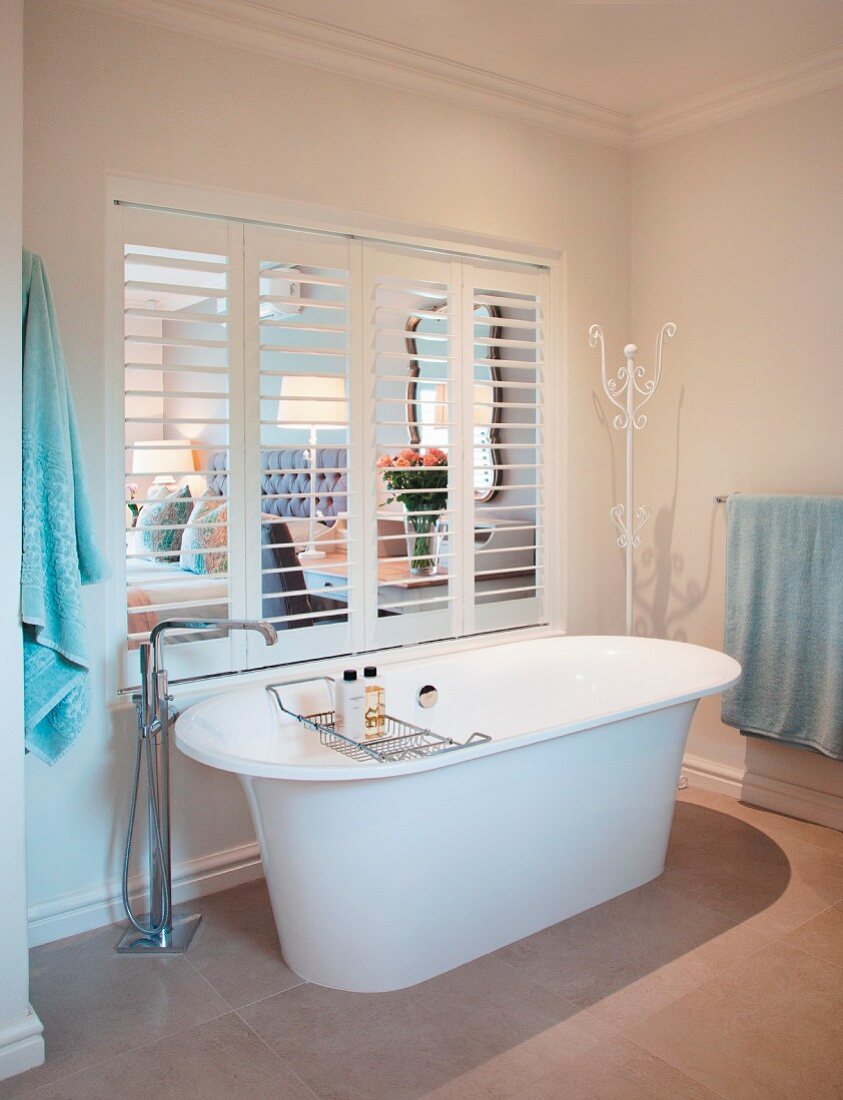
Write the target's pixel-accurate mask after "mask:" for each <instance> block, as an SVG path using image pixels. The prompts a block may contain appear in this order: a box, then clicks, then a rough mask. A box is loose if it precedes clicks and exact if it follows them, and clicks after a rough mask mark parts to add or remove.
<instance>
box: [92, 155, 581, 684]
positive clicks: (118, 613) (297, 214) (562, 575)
mask: <svg viewBox="0 0 843 1100" xmlns="http://www.w3.org/2000/svg"><path fill="white" fill-rule="evenodd" d="M120 205H124V206H137V207H141V208H148V209H151V210H158V211H166V212H171V213H180V214H186V215H194V216H199V217H206V218H223V219H227V220H231V221H235V222H241V223H244V224H245V225H249V224H258V225H262V226H267V227H274V228H281V229H289V230H299V231H304V232H316V233H319V232H325V233H330V234H341V235H347V236H349V237H351V238H359V239H360V240H361V241H369V242H372V241H374V242H378V243H383V244H394V245H399V246H404V247H409V248H414V249H420V250H424V251H429V252H433V253H438V254H440V255H446V256H447V255H453V256H454V257H458V258H468V259H471V258H477V259H478V260H481V261H482V260H486V261H502V262H504V263H507V264H515V265H525V266H527V267H529V268H535V267H542V268H546V269H547V272H548V276H549V288H550V290H549V301H548V303H547V316H548V324H549V332H548V337H547V349H546V357H545V363H546V369H547V378H546V382H545V387H544V402H545V407H546V409H547V445H546V450H545V464H546V477H547V485H548V487H549V491H548V492H547V494H546V500H545V503H544V513H545V518H544V523H545V526H546V542H547V545H548V546H549V547H551V548H555V549H554V550H553V551H552V552H551V554H550V555H549V566H550V567H549V568H548V569H547V570H546V579H545V583H546V586H547V591H546V598H547V609H548V616H547V618H548V621H547V623H546V624H543V625H537V626H527V627H520V628H518V637H521V638H530V637H543V636H548V635H558V634H564V633H565V632H566V620H567V557H568V555H567V553H566V552H565V547H566V532H567V512H568V509H567V447H566V445H565V426H566V423H567V363H566V357H565V356H564V354H563V349H564V347H565V332H564V324H563V322H564V316H565V310H564V298H565V284H566V262H565V259H566V258H565V253H564V252H563V251H560V250H556V249H551V248H547V247H543V246H532V245H528V244H520V243H517V242H512V241H508V240H503V239H497V238H486V237H482V236H481V235H479V234H474V233H466V232H456V231H453V232H451V231H449V233H448V235H447V236H443V235H442V230H441V229H437V228H435V227H430V226H426V225H423V224H419V223H415V222H401V221H395V220H389V221H387V220H385V219H382V218H378V217H375V216H370V215H364V214H361V213H359V212H351V211H345V210H342V209H338V208H328V207H323V206H317V205H314V204H309V203H300V202H295V201H285V200H281V199H273V198H268V197H266V196H257V195H254V196H251V195H245V194H241V193H237V192H230V191H223V190H217V189H211V188H203V187H191V186H185V185H181V184H173V183H165V182H160V181H154V180H143V179H132V178H127V177H118V176H109V177H107V178H106V187H105V219H106V255H105V265H104V266H105V287H106V296H105V297H106V333H105V349H104V354H105V364H106V409H107V426H106V447H107V454H106V463H105V467H104V468H105V470H106V471H114V472H115V476H112V477H109V478H108V485H107V486H106V488H105V492H104V493H103V500H104V504H105V509H106V515H105V530H106V532H107V544H106V545H107V549H108V552H109V556H110V560H111V562H112V580H111V583H110V584H109V595H108V607H107V624H106V630H105V637H106V642H107V649H106V652H107V683H108V687H109V698H110V699H115V697H117V696H120V695H125V694H126V689H125V688H123V686H122V683H121V681H122V669H121V661H120V652H121V648H122V644H123V642H124V640H125V587H124V582H125V576H124V566H123V562H124V561H125V546H124V538H123V534H122V530H121V529H120V526H119V525H118V524H115V523H114V522H113V518H114V516H115V515H120V514H122V510H123V508H124V495H125V494H124V481H125V478H124V476H123V468H124V462H123V446H124V443H123V418H124V414H125V409H124V397H123V389H124V379H123V369H122V362H123V332H124V329H123V296H122V293H121V288H122V281H123V255H122V252H123V247H122V234H121V232H120V226H119V217H118V216H117V213H118V212H119V206H120ZM351 254H352V262H353V263H354V264H357V265H359V270H357V271H352V273H351V274H352V279H354V278H355V276H357V277H359V276H360V275H361V274H362V264H363V258H362V249H360V248H357V249H352V253H351ZM361 324H362V319H361V318H360V317H359V316H357V315H356V314H354V315H353V318H352V329H354V328H355V327H356V326H358V325H361ZM358 336H359V333H358V332H356V331H352V332H351V333H350V339H351V340H352V341H354V340H355V339H356V338H357V337H358ZM115 363H119V364H120V365H121V368H120V370H116V369H114V364H115ZM366 381H367V378H366V372H365V371H360V370H358V371H357V372H355V373H353V374H352V377H351V379H350V386H351V388H352V391H353V392H352V395H351V396H352V398H354V397H356V398H357V407H358V408H362V406H363V401H362V397H363V390H364V387H365V385H366ZM117 471H119V476H118V475H117ZM551 487H552V488H551ZM512 638H513V630H512V629H511V628H504V629H502V630H498V631H493V632H490V633H485V634H482V635H471V634H467V635H463V636H462V637H458V638H455V639H448V640H443V641H429V642H421V643H419V645H421V646H423V647H424V654H425V655H430V656H434V655H436V654H442V653H448V652H459V651H464V650H466V649H476V648H479V647H485V646H492V645H497V644H502V643H505V642H507V641H511V640H512ZM361 652H362V651H361ZM399 659H400V660H406V646H405V647H402V649H400V650H395V651H390V650H385V651H382V653H381V654H380V657H379V661H380V663H382V664H390V663H392V662H393V661H395V660H399ZM339 660H341V658H326V659H321V660H313V661H307V662H304V663H286V662H284V663H279V665H277V666H275V667H274V669H273V671H274V673H275V675H276V676H277V675H278V674H279V673H280V674H282V675H283V670H284V669H285V668H286V669H289V671H290V675H295V676H301V675H306V674H308V673H309V672H310V671H312V672H313V673H320V672H322V671H324V670H325V669H329V668H331V667H333V666H335V665H336V664H337V662H338V661H339ZM266 675H267V670H266V669H262V670H261V669H257V670H255V671H251V672H250V671H243V672H237V671H231V672H226V673H221V674H218V675H216V676H213V677H207V678H206V677H201V678H199V679H198V681H197V682H196V686H193V687H192V686H191V684H190V683H189V682H185V683H183V684H181V685H176V686H177V688H178V690H179V693H180V694H182V695H185V694H187V695H189V694H191V693H194V692H195V691H196V689H197V687H199V688H200V689H204V690H206V691H207V690H208V689H209V688H212V687H213V685H214V684H219V685H224V684H225V683H226V682H228V681H230V680H231V678H232V677H237V682H238V683H243V682H248V681H249V680H255V679H264V678H265V677H266Z"/></svg>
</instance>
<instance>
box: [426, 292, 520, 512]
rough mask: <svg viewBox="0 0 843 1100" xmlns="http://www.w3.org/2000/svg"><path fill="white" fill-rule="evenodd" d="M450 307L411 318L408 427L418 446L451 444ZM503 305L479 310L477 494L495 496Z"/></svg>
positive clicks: (476, 334)
mask: <svg viewBox="0 0 843 1100" xmlns="http://www.w3.org/2000/svg"><path fill="white" fill-rule="evenodd" d="M445 308H446V307H445V306H444V305H440V306H436V307H435V308H433V309H431V310H430V311H429V312H425V313H423V314H420V315H419V316H417V317H411V318H410V320H409V321H408V322H407V332H408V333H409V335H408V336H407V350H408V351H409V353H410V366H409V377H408V381H407V432H408V435H409V439H410V443H411V444H412V445H413V446H416V447H419V446H421V447H442V446H447V443H448V409H449V406H448V404H447V392H448V389H447V383H448V362H447V360H444V361H443V355H442V340H443V336H445V335H447V333H448V318H447V317H446V316H445V313H444V311H445ZM500 315H501V314H500V310H499V309H498V308H497V306H488V305H477V306H476V307H475V309H474V341H475V343H474V499H475V500H476V501H477V502H478V503H483V502H485V501H487V500H491V499H492V497H493V496H494V495H495V493H496V492H497V489H498V479H499V471H498V466H499V461H498V457H497V454H496V451H495V444H496V443H497V439H498V424H499V423H500V407H499V402H500V389H499V385H498V383H499V381H500V377H499V373H498V368H497V366H496V365H495V362H494V361H495V360H496V359H497V358H498V349H497V346H496V345H495V344H494V343H492V341H494V340H497V339H499V338H500V336H501V326H500V325H496V324H495V323H494V321H495V318H498V317H500Z"/></svg>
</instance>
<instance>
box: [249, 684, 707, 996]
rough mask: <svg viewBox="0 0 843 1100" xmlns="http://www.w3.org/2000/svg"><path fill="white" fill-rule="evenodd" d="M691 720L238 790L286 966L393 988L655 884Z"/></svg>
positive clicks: (683, 708) (672, 710) (362, 986)
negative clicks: (400, 768) (383, 771)
mask: <svg viewBox="0 0 843 1100" xmlns="http://www.w3.org/2000/svg"><path fill="white" fill-rule="evenodd" d="M695 707H696V701H690V702H684V703H681V704H678V705H674V706H670V707H666V708H664V709H661V710H656V711H653V712H650V713H648V714H644V715H639V716H637V717H632V718H626V719H623V720H621V721H617V722H612V723H609V724H605V725H601V726H598V727H595V728H593V729H587V730H583V731H581V732H577V733H571V734H566V735H564V736H560V737H556V738H552V739H550V740H545V741H541V742H539V743H536V744H531V745H526V746H524V745H521V746H517V747H515V746H514V747H513V750H512V751H505V752H499V753H497V754H494V755H489V756H484V757H481V758H477V759H467V760H465V761H464V762H460V763H455V764H452V765H451V766H448V767H443V768H440V769H438V770H433V771H427V772H421V773H416V774H409V775H399V776H394V777H388V778H386V777H385V778H376V779H360V780H354V781H341V782H337V781H334V782H318V781H317V782H297V781H294V780H286V779H280V778H268V777H262V776H249V775H245V776H241V780H242V782H243V786H244V789H245V791H246V794H247V797H248V800H249V804H250V807H251V810H252V815H253V818H254V822H255V826H256V830H257V834H258V840H259V842H260V846H261V851H262V854H263V863H264V871H265V875H266V880H267V884H268V887H269V893H270V897H271V900H272V908H273V912H274V915H275V920H276V924H277V927H278V935H279V939H280V943H281V949H282V952H283V955H284V958H285V960H286V962H287V964H288V965H289V966H290V967H291V968H292V969H293V970H294V971H295V972H296V973H297V974H298V975H299V976H300V977H302V978H304V979H306V980H307V981H311V982H315V983H316V984H318V985H325V986H330V987H332V988H335V989H343V990H349V991H353V992H362V993H374V992H385V991H388V990H395V989H403V988H405V987H407V986H411V985H415V984H416V983H418V982H422V981H425V980H426V979H428V978H432V977H434V976H436V975H437V974H441V973H443V972H445V971H447V970H451V969H453V968H454V967H457V966H460V965H462V964H463V963H466V962H469V961H471V960H472V959H475V958H477V957H478V956H480V955H485V954H487V953H488V952H489V951H494V950H496V949H498V948H501V947H504V946H505V945H507V944H509V943H513V942H515V941H516V940H519V939H522V938H524V937H525V936H530V935H532V934H534V933H535V932H538V931H540V930H541V929H543V928H547V927H549V926H550V925H553V924H556V923H558V922H559V921H562V920H565V919H566V918H568V917H571V916H573V915H574V914H576V913H580V912H582V911H583V910H585V909H589V908H591V907H592V906H594V905H599V904H600V903H601V902H604V901H607V900H608V899H610V898H613V897H616V896H617V895H618V894H622V893H625V892H626V891H627V890H631V889H634V888H635V887H637V886H641V885H642V884H643V883H645V882H648V881H649V880H651V879H653V878H655V877H657V876H658V875H659V874H661V872H662V870H663V868H664V858H665V852H666V849H667V842H668V836H669V833H670V827H671V822H672V818H673V806H674V801H675V791H676V784H677V780H678V776H679V769H680V767H681V762H682V753H683V748H684V744H685V738H686V735H687V731H688V727H689V725H690V722H691V718H692V716H693V713H694V709H695Z"/></svg>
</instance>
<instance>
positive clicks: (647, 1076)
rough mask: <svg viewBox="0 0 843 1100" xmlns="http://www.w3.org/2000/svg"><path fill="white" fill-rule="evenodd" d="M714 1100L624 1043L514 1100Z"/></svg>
mask: <svg viewBox="0 0 843 1100" xmlns="http://www.w3.org/2000/svg"><path fill="white" fill-rule="evenodd" d="M563 1098H569V1100H718V1098H717V1094H716V1093H713V1092H711V1090H710V1089H707V1088H706V1087H705V1086H704V1085H701V1084H700V1083H699V1082H698V1081H693V1080H691V1078H690V1077H687V1076H686V1075H685V1074H684V1073H682V1072H681V1071H680V1070H678V1069H675V1068H674V1067H673V1066H669V1065H668V1064H667V1063H666V1062H663V1061H661V1059H660V1058H656V1057H655V1056H654V1055H652V1054H650V1053H648V1051H646V1050H642V1048H641V1047H638V1046H636V1045H635V1044H634V1043H630V1042H627V1041H626V1040H625V1039H613V1040H611V1041H609V1042H607V1043H601V1044H600V1046H598V1047H595V1048H594V1049H593V1050H591V1051H589V1052H588V1053H587V1054H582V1055H580V1056H579V1057H578V1058H574V1059H572V1060H571V1061H569V1062H566V1063H565V1065H564V1066H562V1067H561V1068H560V1069H558V1070H557V1071H555V1072H554V1073H551V1074H549V1075H548V1076H547V1077H545V1078H543V1079H542V1080H541V1081H540V1082H539V1083H538V1084H537V1085H534V1086H530V1087H529V1088H527V1089H525V1090H524V1092H521V1093H519V1094H518V1097H517V1100H563Z"/></svg>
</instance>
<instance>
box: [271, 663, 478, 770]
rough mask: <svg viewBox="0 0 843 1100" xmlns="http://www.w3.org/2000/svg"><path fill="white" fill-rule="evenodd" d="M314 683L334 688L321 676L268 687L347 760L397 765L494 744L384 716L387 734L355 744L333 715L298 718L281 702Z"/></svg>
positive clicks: (285, 710)
mask: <svg viewBox="0 0 843 1100" xmlns="http://www.w3.org/2000/svg"><path fill="white" fill-rule="evenodd" d="M315 679H318V680H322V681H324V682H325V683H327V684H328V685H331V686H333V682H332V681H331V680H330V679H329V677H327V676H320V677H316V678H314V679H307V680H295V681H293V683H287V684H269V685H268V686H267V689H266V690H267V692H268V693H269V694H270V695H271V696H272V697H273V698H274V699H275V702H276V703H277V704H278V708H279V710H281V712H282V713H283V714H286V715H289V717H290V718H295V720H296V721H297V722H301V724H302V725H303V726H305V727H306V728H307V729H309V730H313V731H314V733H318V734H319V740H320V742H321V743H322V744H323V745H324V746H325V747H326V748H329V749H334V751H335V752H341V753H342V754H343V755H344V756H350V757H351V759H352V760H357V761H359V762H361V763H370V762H371V761H372V760H376V761H378V762H379V763H381V764H395V763H398V762H399V761H401V760H420V759H421V758H422V757H426V756H437V755H439V754H440V753H444V752H455V751H456V750H457V749H467V748H471V747H472V746H475V745H485V744H486V742H487V741H491V740H492V738H491V737H490V736H489V734H487V733H472V735H471V736H470V737H469V738H468V739H467V740H466V741H455V740H454V739H453V738H452V737H442V736H441V735H440V734H438V733H434V732H433V731H432V730H429V729H423V728H422V727H421V726H414V725H413V724H412V722H404V721H402V720H401V719H400V718H393V717H392V716H391V715H389V714H387V715H385V716H384V720H385V724H386V733H385V734H384V736H383V737H378V738H373V739H372V740H371V741H354V740H352V738H350V737H345V736H343V734H341V733H340V732H339V731H338V730H337V728H336V726H335V725H334V722H335V718H336V716H335V713H334V711H332V710H324V711H319V712H318V713H317V714H296V712H295V711H292V710H289V709H288V708H287V707H285V706H284V701H283V699H282V698H281V691H282V690H283V689H284V688H289V687H293V686H294V684H307V683H314V682H315Z"/></svg>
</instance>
